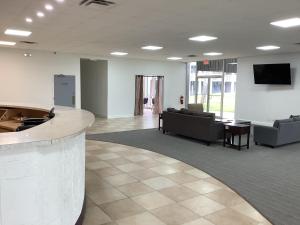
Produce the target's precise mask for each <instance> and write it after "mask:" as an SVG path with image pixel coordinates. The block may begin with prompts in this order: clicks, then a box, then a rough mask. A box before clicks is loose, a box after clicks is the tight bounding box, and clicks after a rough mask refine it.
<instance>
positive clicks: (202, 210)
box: [180, 196, 225, 216]
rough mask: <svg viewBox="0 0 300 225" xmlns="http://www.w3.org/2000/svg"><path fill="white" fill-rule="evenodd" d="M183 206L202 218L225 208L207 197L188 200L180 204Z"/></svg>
mask: <svg viewBox="0 0 300 225" xmlns="http://www.w3.org/2000/svg"><path fill="white" fill-rule="evenodd" d="M180 204H181V205H182V206H184V207H186V208H188V209H190V210H192V211H193V212H195V213H197V214H199V215H200V216H205V215H208V214H211V213H214V212H217V211H219V210H222V209H224V208H225V207H224V206H223V205H221V204H219V203H217V202H215V201H213V200H211V199H209V198H207V197H205V196H199V197H196V198H192V199H188V200H185V201H183V202H181V203H180Z"/></svg>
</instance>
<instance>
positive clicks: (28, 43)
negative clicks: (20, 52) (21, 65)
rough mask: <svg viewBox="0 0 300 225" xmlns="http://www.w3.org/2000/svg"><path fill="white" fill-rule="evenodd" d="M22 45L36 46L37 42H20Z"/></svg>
mask: <svg viewBox="0 0 300 225" xmlns="http://www.w3.org/2000/svg"><path fill="white" fill-rule="evenodd" d="M20 43H22V44H27V45H36V44H37V42H34V41H20Z"/></svg>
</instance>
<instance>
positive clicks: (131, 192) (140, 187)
mask: <svg viewBox="0 0 300 225" xmlns="http://www.w3.org/2000/svg"><path fill="white" fill-rule="evenodd" d="M118 190H119V191H121V192H122V193H123V194H125V195H127V196H128V197H134V196H138V195H142V194H147V193H150V192H153V191H154V190H153V189H152V188H150V187H148V186H147V185H145V184H143V183H140V182H137V183H131V184H126V185H123V186H120V187H118Z"/></svg>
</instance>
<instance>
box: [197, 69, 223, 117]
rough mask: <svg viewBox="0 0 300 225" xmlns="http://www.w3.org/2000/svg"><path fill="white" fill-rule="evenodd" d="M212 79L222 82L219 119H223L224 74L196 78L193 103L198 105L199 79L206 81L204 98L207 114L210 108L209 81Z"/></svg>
mask: <svg viewBox="0 0 300 225" xmlns="http://www.w3.org/2000/svg"><path fill="white" fill-rule="evenodd" d="M212 78H220V79H221V80H222V81H221V82H222V85H221V102H220V104H221V105H220V117H221V118H223V102H224V73H223V74H222V75H206V76H205V75H204V76H203V75H202V76H196V96H195V103H196V104H197V103H198V88H199V83H200V82H199V80H200V79H208V86H207V96H206V111H207V112H209V108H210V96H211V93H210V92H211V83H212V82H211V79H212Z"/></svg>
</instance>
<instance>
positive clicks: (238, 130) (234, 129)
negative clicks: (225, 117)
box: [223, 123, 251, 150]
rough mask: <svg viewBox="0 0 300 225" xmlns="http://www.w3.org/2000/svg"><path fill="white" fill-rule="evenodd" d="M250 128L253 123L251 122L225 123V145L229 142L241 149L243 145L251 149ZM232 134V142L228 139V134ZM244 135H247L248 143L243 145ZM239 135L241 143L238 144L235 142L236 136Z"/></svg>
mask: <svg viewBox="0 0 300 225" xmlns="http://www.w3.org/2000/svg"><path fill="white" fill-rule="evenodd" d="M250 130H251V125H250V124H235V123H234V124H224V140H223V146H224V147H225V146H226V145H227V144H228V145H230V146H233V147H237V148H238V150H241V148H242V147H246V146H247V149H249V142H250ZM229 135H230V136H231V142H229V143H228V141H227V139H230V138H228V136H229ZM242 135H247V144H246V145H242V144H241V139H242ZM235 136H238V137H239V143H238V145H235V144H234V137H235Z"/></svg>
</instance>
